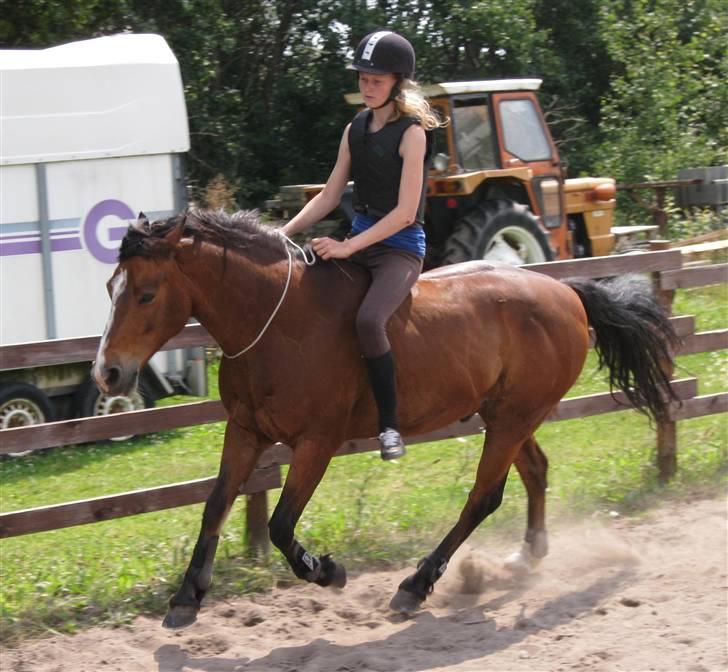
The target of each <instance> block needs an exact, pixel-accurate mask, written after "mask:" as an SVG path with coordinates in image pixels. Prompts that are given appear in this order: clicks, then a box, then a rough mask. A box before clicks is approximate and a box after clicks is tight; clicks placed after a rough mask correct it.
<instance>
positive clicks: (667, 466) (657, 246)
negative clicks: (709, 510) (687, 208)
mask: <svg viewBox="0 0 728 672" xmlns="http://www.w3.org/2000/svg"><path fill="white" fill-rule="evenodd" d="M668 249H670V241H669V240H651V241H650V251H651V252H657V251H659V250H668ZM652 286H653V292H654V294H655V299H656V300H657V302H658V303H659V304H660V305H661V306H662V307H663V308H664V309H665V310H666V311H667V314H668V315H672V302H673V300H674V298H675V290H674V289H662V288H661V287H660V273H659V272H656V273H653V274H652ZM664 368H665V370H666V372H667V374H668V376H669V377H670V378H672V377H673V366H672V364H671V363H670V362H665V363H664ZM676 473H677V423H676V422H675V421H674V420H662V421H658V422H657V479H658V480H659V481H660V482H661V483H667V481H669V480H670V479H671V478H672V477H673V476H674V475H675V474H676Z"/></svg>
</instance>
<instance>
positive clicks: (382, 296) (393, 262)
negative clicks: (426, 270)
mask: <svg viewBox="0 0 728 672" xmlns="http://www.w3.org/2000/svg"><path fill="white" fill-rule="evenodd" d="M349 259H350V261H352V262H354V263H355V264H358V265H359V266H363V267H364V268H366V269H367V270H368V271H369V273H370V274H371V277H372V283H371V285H370V286H369V290H368V291H367V293H366V296H365V297H364V300H363V301H362V303H361V306H360V307H359V312H358V313H357V315H356V333H357V336H358V337H359V344H360V346H361V350H362V353H363V354H364V356H365V357H368V358H371V357H380V356H381V355H383V354H385V353H387V352H389V351H390V350H391V346H390V344H389V339H388V338H387V322H388V321H389V318H390V317H392V315H393V314H394V312H395V311H396V310H397V308H399V306H400V305H402V303H403V301H404V300H405V299H406V298H407V295H408V294H409V293H410V290H411V289H412V287H413V286H414V284H415V282H417V278H418V277H419V275H420V273H421V271H422V259H421V258H420V257H418V256H417V255H416V254H413V253H412V252H406V251H405V250H400V249H398V248H396V247H389V246H388V245H383V244H381V243H377V244H375V245H371V246H369V247H367V248H365V249H363V250H360V251H359V252H356V253H355V254H353V255H352V256H351V257H349Z"/></svg>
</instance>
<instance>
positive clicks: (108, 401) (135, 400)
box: [73, 380, 154, 441]
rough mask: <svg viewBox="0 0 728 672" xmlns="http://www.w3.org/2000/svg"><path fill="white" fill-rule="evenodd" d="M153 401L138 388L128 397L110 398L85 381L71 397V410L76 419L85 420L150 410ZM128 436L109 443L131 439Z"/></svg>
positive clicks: (92, 382) (113, 438)
mask: <svg viewBox="0 0 728 672" xmlns="http://www.w3.org/2000/svg"><path fill="white" fill-rule="evenodd" d="M153 406H154V401H152V400H151V399H149V398H148V397H147V395H146V394H145V393H144V390H143V389H142V388H141V386H139V387H138V388H137V389H136V390H134V391H133V392H132V393H131V394H130V395H129V396H128V397H126V396H122V395H116V396H111V395H107V394H103V393H102V392H101V390H99V388H98V387H97V386H96V383H94V381H93V380H87V381H86V382H85V383H82V384H81V385H79V386H78V388H77V389H76V393H75V394H74V396H73V410H74V415H75V416H76V417H77V418H87V417H93V416H96V415H112V414H114V413H124V412H126V411H139V410H142V409H144V408H152V407H153ZM132 436H133V434H130V435H128V436H114V437H112V438H111V441H125V440H126V439H130V438H132Z"/></svg>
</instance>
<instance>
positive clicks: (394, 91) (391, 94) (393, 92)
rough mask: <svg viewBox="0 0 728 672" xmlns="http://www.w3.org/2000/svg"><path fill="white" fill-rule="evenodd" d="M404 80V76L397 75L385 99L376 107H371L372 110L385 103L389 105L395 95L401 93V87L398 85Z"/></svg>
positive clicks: (379, 107) (380, 107)
mask: <svg viewBox="0 0 728 672" xmlns="http://www.w3.org/2000/svg"><path fill="white" fill-rule="evenodd" d="M403 81H404V77H403V76H402V75H397V81H396V82H395V83H394V86H393V87H392V90H391V91H390V92H389V96H388V97H387V100H385V101H384V102H383V103H382V104H381V105H378V106H377V107H373V108H372V109H373V110H380V109H382V108H383V107H384V106H385V105H389V103H391V102H392V101H393V100H394V99H395V98H397V96H398V95H399V94H400V93H402V89H400V88H399V87H400V85H401V84H402V82H403Z"/></svg>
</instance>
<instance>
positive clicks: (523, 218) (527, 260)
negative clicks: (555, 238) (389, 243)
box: [441, 200, 553, 266]
mask: <svg viewBox="0 0 728 672" xmlns="http://www.w3.org/2000/svg"><path fill="white" fill-rule="evenodd" d="M473 259H485V260H487V261H500V262H504V263H506V264H511V265H513V266H520V265H521V264H537V263H541V262H545V261H551V260H552V259H553V253H552V251H551V248H550V247H549V244H548V241H547V240H546V235H545V234H544V232H543V231H542V230H541V227H540V226H539V225H538V220H537V219H536V217H535V216H534V215H533V214H532V213H531V212H530V210H529V209H528V208H527V207H526V206H525V205H522V204H520V203H516V202H514V201H507V200H497V201H486V202H484V203H479V204H478V205H477V206H476V207H475V208H473V209H472V210H471V211H470V212H469V213H467V214H466V215H465V216H464V217H463V218H462V219H461V220H460V221H459V222H458V223H457V225H456V227H455V230H454V231H453V233H452V235H451V236H450V237H449V238H448V239H447V242H446V243H445V250H444V252H443V255H442V258H441V264H442V265H446V264H457V263H459V262H461V261H472V260H473Z"/></svg>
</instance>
